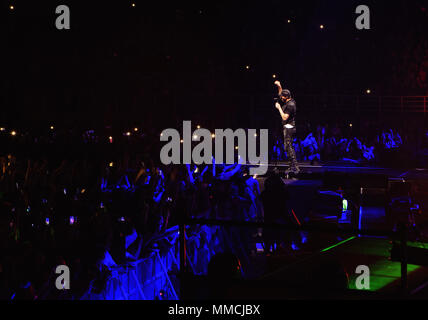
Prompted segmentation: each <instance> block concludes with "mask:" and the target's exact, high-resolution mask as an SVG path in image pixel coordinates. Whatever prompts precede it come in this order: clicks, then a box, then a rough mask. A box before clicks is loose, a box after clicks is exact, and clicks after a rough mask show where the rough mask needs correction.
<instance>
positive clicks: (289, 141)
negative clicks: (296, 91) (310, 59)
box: [274, 81, 300, 175]
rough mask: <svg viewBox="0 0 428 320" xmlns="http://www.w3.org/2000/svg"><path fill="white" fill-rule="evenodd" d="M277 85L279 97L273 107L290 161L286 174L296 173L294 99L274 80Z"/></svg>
mask: <svg viewBox="0 0 428 320" xmlns="http://www.w3.org/2000/svg"><path fill="white" fill-rule="evenodd" d="M274 84H275V85H276V86H277V87H278V96H279V99H278V101H277V102H276V103H275V108H277V109H278V111H279V113H280V115H281V119H282V125H283V130H284V131H283V132H284V147H285V151H286V152H287V157H288V159H289V161H290V167H289V169H288V170H287V171H286V175H288V174H290V173H291V172H292V173H293V174H298V173H299V172H300V170H299V167H298V165H297V159H296V152H295V151H294V147H293V137H294V135H295V134H296V101H294V99H291V93H290V90H288V89H282V86H281V83H280V82H279V81H275V83H274Z"/></svg>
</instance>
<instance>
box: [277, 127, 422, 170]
mask: <svg viewBox="0 0 428 320" xmlns="http://www.w3.org/2000/svg"><path fill="white" fill-rule="evenodd" d="M302 131H303V132H301V133H299V134H298V136H297V137H296V138H294V148H295V151H296V155H297V158H298V160H299V161H309V162H310V163H311V164H314V163H317V162H318V163H320V162H328V161H346V162H351V163H356V164H372V165H373V164H380V165H389V164H391V163H394V162H395V161H397V155H401V156H403V155H404V154H406V156H407V159H408V160H411V162H409V163H408V164H407V165H409V166H412V165H414V164H415V163H417V165H418V166H421V165H422V166H423V164H424V163H425V162H426V159H425V157H426V153H427V150H428V131H427V130H423V129H422V128H421V129H420V130H417V131H416V132H410V131H409V130H404V129H401V128H377V127H372V128H364V130H359V131H356V132H354V131H353V130H352V124H348V123H346V124H343V125H339V124H337V123H336V124H335V125H333V126H329V125H328V124H320V125H317V126H316V127H315V130H313V129H311V127H310V126H308V127H307V128H305V129H304V130H302ZM398 158H400V157H398ZM416 158H418V159H416ZM273 159H274V160H277V161H279V160H286V159H287V154H286V152H285V151H284V147H283V142H282V137H281V136H280V135H278V136H277V137H276V138H275V140H274V145H273ZM400 159H402V157H401V158H400ZM401 165H403V164H402V163H401Z"/></svg>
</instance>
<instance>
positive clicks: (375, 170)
mask: <svg viewBox="0 0 428 320" xmlns="http://www.w3.org/2000/svg"><path fill="white" fill-rule="evenodd" d="M247 166H252V165H250V164H247ZM288 167H289V165H288V163H287V162H270V163H269V164H268V172H267V174H269V173H271V172H273V171H275V170H277V171H278V172H279V173H283V172H284V171H286V170H287V169H288ZM299 167H300V174H299V175H300V176H302V177H304V178H305V179H308V178H311V176H317V175H320V174H323V173H326V172H337V173H349V174H362V175H368V174H370V175H385V176H387V177H388V178H389V179H392V180H395V179H400V180H403V179H404V180H407V181H409V180H427V181H428V169H427V168H413V169H409V168H383V167H379V166H367V165H358V164H356V163H350V162H347V161H336V162H325V163H319V164H316V165H311V164H310V162H299Z"/></svg>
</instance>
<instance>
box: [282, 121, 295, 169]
mask: <svg viewBox="0 0 428 320" xmlns="http://www.w3.org/2000/svg"><path fill="white" fill-rule="evenodd" d="M295 134H296V128H291V129H287V128H285V127H284V148H285V152H287V158H288V160H289V161H290V169H291V170H298V165H297V159H296V152H295V151H294V146H293V138H294V136H295Z"/></svg>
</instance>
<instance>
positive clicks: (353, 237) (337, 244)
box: [321, 236, 356, 252]
mask: <svg viewBox="0 0 428 320" xmlns="http://www.w3.org/2000/svg"><path fill="white" fill-rule="evenodd" d="M355 238H356V237H355V236H352V237H349V238H348V239H345V240H343V241H340V242H339V243H336V244H334V245H332V246H331V247H328V248H325V249H322V250H321V252H325V251H328V250H330V249H333V248H336V247H338V246H340V245H342V244H344V243H345V242H348V241H351V240H352V239H355Z"/></svg>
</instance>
